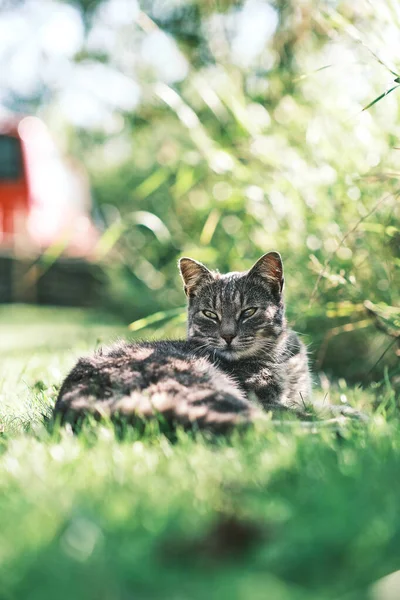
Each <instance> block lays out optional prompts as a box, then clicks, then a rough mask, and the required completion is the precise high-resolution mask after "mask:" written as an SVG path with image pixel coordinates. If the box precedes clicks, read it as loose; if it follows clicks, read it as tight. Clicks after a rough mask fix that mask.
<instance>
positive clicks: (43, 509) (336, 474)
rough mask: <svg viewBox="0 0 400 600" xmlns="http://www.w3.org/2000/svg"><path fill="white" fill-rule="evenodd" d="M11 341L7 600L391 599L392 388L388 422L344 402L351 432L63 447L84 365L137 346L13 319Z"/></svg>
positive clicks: (6, 356)
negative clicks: (66, 393)
mask: <svg viewBox="0 0 400 600" xmlns="http://www.w3.org/2000/svg"><path fill="white" fill-rule="evenodd" d="M0 327H1V340H0V355H1V361H2V370H1V381H0V420H1V422H2V423H3V428H4V432H3V433H2V434H0V582H1V587H0V598H1V600H3V599H4V600H14V599H15V600H22V599H24V600H25V599H29V600H47V599H48V600H50V599H51V600H53V599H54V598H57V599H58V600H64V599H65V600H67V599H68V600H69V599H70V598H74V599H76V600H128V599H157V600H158V599H160V600H192V599H193V600H203V599H208V598H210V599H212V600H213V599H215V600H217V599H218V600H219V599H225V598H226V599H240V600H242V599H243V600H248V599H250V600H253V599H254V600H258V599H259V600H264V599H271V600H298V599H299V600H324V599H331V598H332V599H335V600H339V599H343V600H356V599H357V600H358V599H359V600H364V599H366V598H370V599H371V600H376V599H380V600H386V598H389V596H385V595H384V594H383V592H381V591H380V589H381V588H380V587H379V586H378V587H376V586H374V585H373V584H374V582H375V581H376V580H378V579H379V578H381V577H383V576H385V575H386V574H388V573H390V572H392V571H394V570H396V569H399V568H400V513H399V500H400V476H399V475H400V430H399V426H398V425H399V423H398V421H397V419H396V417H395V416H394V415H392V416H391V417H389V416H388V411H387V410H383V409H382V406H386V409H388V407H390V404H391V403H393V397H392V392H391V390H390V388H389V387H388V386H387V387H386V391H385V390H384V391H382V389H383V388H380V392H379V393H380V396H379V399H380V406H381V408H380V410H378V411H377V412H375V413H374V414H372V409H371V405H372V402H373V401H374V399H375V396H376V393H374V392H373V391H372V390H369V391H365V392H364V391H361V390H359V389H350V390H345V393H346V395H347V397H348V398H349V400H350V401H351V403H353V404H355V405H356V406H362V407H363V409H364V410H366V411H368V412H370V414H371V415H372V416H371V419H370V422H369V423H368V424H366V425H365V424H362V425H360V424H359V423H357V424H356V423H353V424H347V425H343V426H342V427H341V428H340V430H337V428H336V429H334V430H333V429H326V428H322V427H321V428H319V427H318V426H317V427H316V428H315V429H313V430H304V428H302V427H301V425H300V424H293V425H292V426H288V425H286V426H285V427H284V426H283V425H282V426H279V425H276V424H270V425H268V426H266V425H265V424H264V425H263V427H262V428H260V429H257V430H254V431H250V432H247V433H246V434H242V435H240V436H239V435H236V436H233V437H232V438H231V439H229V440H212V439H208V440H207V439H205V438H203V437H202V436H200V435H197V436H193V435H187V434H183V433H181V432H179V433H178V439H177V441H175V442H174V443H171V442H170V441H168V440H167V439H166V438H165V437H163V436H161V435H159V434H158V433H157V431H155V430H153V431H148V432H146V434H145V435H144V436H143V437H141V438H139V437H138V436H137V435H136V434H135V432H131V434H130V435H128V436H126V438H125V439H124V440H123V441H118V440H117V439H115V436H114V433H113V431H112V429H110V428H108V427H106V426H99V427H98V428H97V429H96V430H95V431H93V430H87V431H84V432H82V433H81V434H80V435H79V436H73V435H72V434H71V432H70V431H68V430H62V431H55V432H52V433H49V432H48V431H47V430H46V429H45V427H44V426H43V425H42V416H41V415H42V414H43V413H44V412H46V411H48V410H49V407H50V406H51V405H52V403H53V401H54V398H55V395H56V386H58V385H59V383H60V381H61V378H62V376H63V374H65V372H66V371H67V370H68V368H69V367H70V366H71V365H72V363H73V361H74V359H75V357H76V356H77V355H78V354H79V353H82V352H85V351H86V350H88V349H90V348H93V347H95V346H96V344H98V343H99V341H106V340H109V339H112V338H115V337H117V336H119V335H121V334H124V333H125V331H126V330H125V329H124V328H123V327H121V326H120V325H119V324H118V323H113V322H111V321H109V322H108V323H105V318H104V315H95V314H92V313H84V312H81V311H76V310H69V311H68V310H65V311H60V310H53V309H32V308H29V309H28V308H25V307H14V308H2V309H1V310H0ZM339 393H341V394H343V393H344V392H343V385H342V389H341V390H340V392H339V391H338V392H335V391H333V396H335V394H336V396H338V394H339ZM393 597H395V596H393Z"/></svg>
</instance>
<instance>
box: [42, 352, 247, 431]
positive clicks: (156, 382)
mask: <svg viewBox="0 0 400 600" xmlns="http://www.w3.org/2000/svg"><path fill="white" fill-rule="evenodd" d="M253 413H254V409H253V407H252V406H251V405H250V403H249V402H247V400H246V399H245V397H244V394H243V392H242V391H241V390H240V389H239V387H238V386H237V385H236V383H235V382H234V380H233V379H232V378H230V377H229V376H228V375H227V374H225V373H223V372H222V371H220V370H219V369H218V367H216V366H215V365H213V364H212V363H211V362H210V361H209V360H208V359H207V358H205V357H199V356H196V353H195V348H194V346H193V345H192V344H191V343H190V342H185V341H158V342H138V343H126V342H120V343H117V344H114V345H112V346H110V347H107V348H103V349H100V350H98V351H97V352H95V353H93V354H92V355H90V356H87V357H83V358H81V359H79V360H78V362H77V363H76V365H75V366H74V368H73V369H72V370H71V372H70V373H69V375H68V376H67V377H66V379H65V380H64V382H63V384H62V386H61V389H60V393H59V396H58V399H57V402H56V406H55V409H54V415H55V416H56V417H58V418H60V419H61V421H64V420H68V421H72V422H77V421H79V420H80V419H82V418H83V417H86V416H87V415H92V416H94V417H95V418H101V417H102V416H105V417H109V418H116V417H118V418H121V417H123V418H125V419H127V420H129V421H131V422H133V421H135V420H137V418H139V417H142V418H145V419H148V418H149V417H155V416H157V415H158V416H159V415H162V416H163V418H164V419H165V420H167V421H168V422H170V423H171V424H172V423H174V424H180V425H183V426H184V427H190V426H192V425H193V424H194V423H196V424H197V425H198V426H199V427H200V428H206V429H207V428H208V429H212V430H224V429H226V428H229V427H230V426H231V425H233V424H235V423H236V422H239V421H240V420H244V421H246V420H248V419H249V418H250V416H251V415H252V414H253Z"/></svg>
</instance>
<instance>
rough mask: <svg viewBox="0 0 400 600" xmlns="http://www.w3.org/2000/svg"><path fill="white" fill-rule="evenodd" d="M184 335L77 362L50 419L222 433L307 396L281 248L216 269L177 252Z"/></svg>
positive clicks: (299, 405) (121, 346) (299, 404)
mask: <svg viewBox="0 0 400 600" xmlns="http://www.w3.org/2000/svg"><path fill="white" fill-rule="evenodd" d="M179 270H180V273H181V277H182V279H183V283H184V291H185V293H186V296H187V299H188V329H187V340H186V341H179V340H177V341H160V342H137V343H118V344H116V345H114V346H111V347H110V348H108V349H104V350H100V351H98V352H97V353H95V354H93V355H92V356H89V357H87V358H81V359H80V360H79V361H78V363H77V364H76V366H75V367H74V368H73V369H72V371H71V372H70V374H69V375H68V376H67V378H66V379H65V381H64V383H63V384H62V386H61V389H60V392H59V395H58V399H57V402H56V405H55V408H54V416H55V417H56V418H59V419H60V420H61V421H62V422H63V421H66V420H68V421H72V422H73V423H76V422H78V421H79V420H81V419H82V418H84V417H85V416H86V415H89V414H91V415H93V416H94V417H96V418H101V417H102V416H107V417H110V418H114V419H120V418H124V419H126V420H128V421H130V422H132V423H135V422H137V421H138V420H140V419H141V420H144V421H146V420H148V419H150V418H157V419H160V418H161V419H162V420H164V422H167V424H169V425H176V424H178V425H182V426H183V427H185V428H191V427H197V428H200V429H209V430H211V431H215V432H222V431H227V430H228V429H231V428H232V427H236V426H237V425H239V424H249V423H252V422H254V420H255V419H257V418H259V417H260V416H261V415H262V412H261V409H260V406H261V407H262V408H263V409H265V410H269V409H276V408H279V409H281V408H284V409H291V410H295V411H298V412H301V410H302V409H303V408H304V405H305V403H306V402H307V400H308V399H309V397H310V392H311V378H310V373H309V369H308V363H307V353H306V349H305V346H304V344H303V343H302V342H301V341H300V340H299V339H298V337H297V335H296V334H295V333H294V332H293V331H291V330H290V329H288V328H287V325H286V320H285V315H284V302H283V296H282V292H283V285H284V277H283V266H282V260H281V257H280V255H279V254H278V253H277V252H269V253H267V254H265V255H264V256H262V257H261V258H260V259H259V260H258V261H257V262H256V263H255V265H254V266H253V267H252V268H251V269H250V270H249V271H244V272H240V273H239V272H233V273H227V274H225V275H221V274H220V273H218V272H213V271H210V270H209V269H207V267H205V266H204V265H203V264H201V263H199V262H197V261H195V260H193V259H191V258H181V259H180V261H179Z"/></svg>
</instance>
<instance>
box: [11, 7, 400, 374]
mask: <svg viewBox="0 0 400 600" xmlns="http://www.w3.org/2000/svg"><path fill="white" fill-rule="evenodd" d="M399 56H400V3H398V2H397V1H396V0H390V1H387V2H378V3H376V2H375V3H372V2H369V1H368V0H354V1H352V2H349V1H343V2H341V1H339V0H321V1H319V2H315V1H313V0H285V1H283V0H275V1H274V0H270V1H268V0H246V1H245V2H232V1H229V0H225V1H224V0H221V1H218V0H192V1H188V0H185V1H182V0H154V1H151V2H148V1H146V0H142V1H141V2H137V1H136V0H104V1H101V0H81V1H78V0H76V1H73V2H72V1H71V2H67V1H56V0H52V1H51V0H30V1H29V0H26V1H23V0H2V1H0V123H2V133H3V135H7V132H10V131H11V130H13V131H14V132H15V131H16V132H17V133H16V134H15V135H17V136H19V137H20V138H21V139H22V140H23V142H24V144H25V150H24V151H25V152H26V153H27V155H29V156H31V157H33V158H31V159H30V169H31V173H33V175H32V182H33V183H32V189H33V191H32V195H31V198H30V200H29V202H30V203H31V204H30V206H28V207H27V208H26V210H27V211H30V212H29V214H28V213H27V214H25V215H24V214H23V212H24V210H25V209H22V208H20V209H19V213H18V214H19V221H18V219H17V221H18V223H19V227H17V226H15V228H14V230H13V232H12V234H10V232H7V231H5V230H4V222H3V236H2V256H3V257H5V258H6V259H7V260H9V259H10V260H12V261H13V262H12V265H13V266H12V268H11V271H12V281H13V286H14V292H13V294H14V296H12V295H11V296H10V297H9V298H6V299H8V300H13V299H14V300H15V299H17V300H21V299H22V300H24V301H31V302H42V303H45V302H47V301H48V300H49V298H50V299H51V297H52V296H51V294H50V291H49V290H50V289H51V288H52V287H53V288H55V289H56V290H57V293H58V302H59V303H61V304H73V303H74V294H72V295H71V289H78V290H79V292H80V293H77V297H76V298H75V300H76V303H82V299H83V297H84V299H85V300H86V304H90V305H97V306H98V307H99V306H100V307H101V308H102V309H103V310H104V311H110V312H113V313H115V314H117V315H119V318H120V319H121V320H122V321H123V322H124V323H126V324H128V323H130V322H133V321H135V322H136V325H135V326H134V329H136V330H137V331H141V335H143V336H146V335H150V334H153V333H154V327H155V328H156V331H157V332H158V334H160V332H161V333H162V334H164V335H167V334H168V335H172V334H173V335H178V334H181V335H184V321H183V316H182V311H181V310H180V307H182V306H183V305H184V296H183V293H182V290H181V283H180V280H179V276H178V273H177V268H176V262H177V259H178V258H179V256H181V255H188V256H191V257H193V258H196V259H197V260H200V261H203V262H205V263H206V264H207V265H208V266H210V267H213V268H218V269H219V270H220V271H226V270H242V269H246V268H248V267H250V266H251V264H252V262H253V261H255V260H256V259H257V258H258V257H259V256H260V255H261V254H262V253H264V252H266V251H268V250H272V249H276V250H279V251H280V252H281V254H282V256H283V259H284V265H285V271H286V282H287V288H286V289H287V291H286V298H287V303H288V317H289V321H290V324H291V325H292V326H293V327H294V328H295V329H296V330H297V331H299V332H300V333H302V334H304V336H305V337H304V339H305V341H306V342H307V343H308V344H309V346H310V355H311V359H312V363H313V366H314V369H315V372H316V373H319V380H320V383H322V385H324V378H325V375H324V374H327V375H328V376H329V377H336V378H339V383H340V380H342V379H346V380H347V381H351V382H361V383H363V384H365V383H369V382H371V381H374V380H376V381H381V383H380V384H379V385H385V381H386V382H387V381H388V380H390V381H391V383H392V385H394V386H396V385H398V383H399V366H398V357H399V349H398V344H396V340H398V337H396V336H398V332H399V330H400V310H399V286H400V281H399V271H400V268H399V267H400V230H399V216H400V202H399V193H400V182H399V164H400V139H399V138H400V119H399V107H400V90H396V89H392V88H396V86H397V85H399V82H398V81H397V79H398V72H399V69H400V65H399ZM388 91H389V92H390V93H388V94H387V95H386V96H384V97H382V98H381V99H379V97H380V96H381V95H383V94H385V92H388ZM375 99H378V101H377V102H374V100H375ZM369 105H371V106H369ZM364 108H366V110H363V109H364ZM13 128H14V129H13ZM4 148H5V147H4ZM7 152H8V154H7ZM9 152H10V151H9V149H5V150H4V149H3V155H2V157H1V161H0V162H2V163H3V167H4V165H5V164H6V160H9V157H10V154H9ZM7 157H8V158H7ZM4 168H5V167H4ZM4 168H3V170H4ZM0 170H1V165H0ZM4 181H5V179H4V173H3V178H2V181H0V184H4ZM2 189H3V198H4V185H3V188H2ZM0 202H1V194H0ZM2 210H3V213H2V214H3V216H4V214H6V213H5V210H6V209H5V208H4V202H3V208H2ZM3 220H4V219H3ZM21 222H22V225H21ZM71 265H72V266H71ZM87 265H89V270H90V274H89V271H87V270H86V267H87ZM40 282H41V284H40V285H41V287H40V289H39V292H38V291H37V288H38V286H39V283H40ZM93 282H94V283H93ZM93 286H94V287H93ZM15 289H17V292H15ZM35 289H36V291H35ZM60 290H61V292H60ZM93 290H95V291H93ZM15 294H16V296H15ZM18 294H19V295H18ZM53 303H54V302H53ZM83 303H85V302H83ZM138 319H139V324H138V323H137V320H138ZM146 326H149V327H148V328H147V329H146ZM150 326H151V327H152V328H153V329H152V328H151V327H150ZM383 375H384V377H382V376H383ZM382 381H383V383H382ZM377 385H378V384H377Z"/></svg>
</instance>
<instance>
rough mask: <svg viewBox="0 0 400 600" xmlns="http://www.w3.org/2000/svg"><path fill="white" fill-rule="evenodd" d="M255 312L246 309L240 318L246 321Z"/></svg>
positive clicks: (252, 309) (251, 309) (254, 310)
mask: <svg viewBox="0 0 400 600" xmlns="http://www.w3.org/2000/svg"><path fill="white" fill-rule="evenodd" d="M256 312H257V308H246V310H244V311H243V312H242V314H241V315H240V316H241V317H242V319H248V318H249V317H252V316H253V315H254V314H255V313H256Z"/></svg>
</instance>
